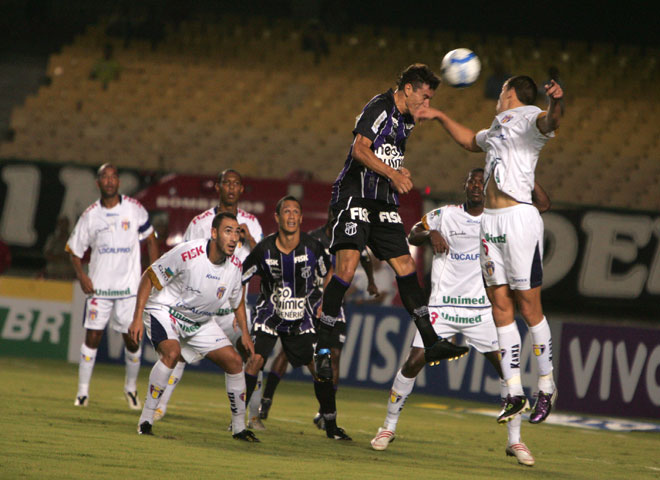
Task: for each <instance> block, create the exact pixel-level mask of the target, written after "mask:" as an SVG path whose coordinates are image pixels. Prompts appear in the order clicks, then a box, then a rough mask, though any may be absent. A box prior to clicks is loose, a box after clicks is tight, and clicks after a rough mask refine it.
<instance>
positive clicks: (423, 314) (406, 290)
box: [396, 272, 438, 348]
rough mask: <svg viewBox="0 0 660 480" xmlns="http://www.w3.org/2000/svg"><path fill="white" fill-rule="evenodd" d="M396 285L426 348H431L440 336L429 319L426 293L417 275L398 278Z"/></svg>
mask: <svg viewBox="0 0 660 480" xmlns="http://www.w3.org/2000/svg"><path fill="white" fill-rule="evenodd" d="M396 283H397V285H398V286H399V296H400V297H401V302H403V306H404V307H406V310H407V311H408V313H409V314H410V315H411V316H412V318H413V321H414V322H415V325H416V326H417V330H419V333H420V334H421V336H422V341H423V342H424V346H425V347H427V348H428V347H430V346H431V345H433V344H434V343H435V342H437V341H438V335H437V334H436V333H435V330H434V329H433V325H431V319H430V318H429V309H428V307H427V305H426V301H425V300H424V292H423V291H422V287H420V286H419V282H418V281H417V274H416V273H415V272H413V273H410V274H408V275H404V276H402V277H399V276H397V277H396Z"/></svg>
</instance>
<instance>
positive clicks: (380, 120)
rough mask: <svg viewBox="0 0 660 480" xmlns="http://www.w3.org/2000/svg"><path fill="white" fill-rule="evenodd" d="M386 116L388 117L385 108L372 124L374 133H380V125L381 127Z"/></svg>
mask: <svg viewBox="0 0 660 480" xmlns="http://www.w3.org/2000/svg"><path fill="white" fill-rule="evenodd" d="M361 116H362V115H360V117H361ZM386 118H387V112H386V111H385V110H383V112H382V113H381V114H380V115H378V118H376V120H375V121H374V123H373V125H371V131H372V132H374V133H378V127H380V124H381V123H383V121H384V120H385V119H386ZM358 120H359V119H358Z"/></svg>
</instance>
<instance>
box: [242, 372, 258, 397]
mask: <svg viewBox="0 0 660 480" xmlns="http://www.w3.org/2000/svg"><path fill="white" fill-rule="evenodd" d="M257 379H258V376H257V375H250V374H249V373H247V372H245V403H250V399H251V398H252V393H253V392H254V388H255V387H256V386H257Z"/></svg>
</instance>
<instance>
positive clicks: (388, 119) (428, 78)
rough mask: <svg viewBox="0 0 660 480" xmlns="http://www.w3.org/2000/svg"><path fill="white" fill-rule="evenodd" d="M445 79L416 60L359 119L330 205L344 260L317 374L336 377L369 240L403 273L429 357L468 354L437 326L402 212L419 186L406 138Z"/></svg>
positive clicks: (404, 291) (401, 282)
mask: <svg viewBox="0 0 660 480" xmlns="http://www.w3.org/2000/svg"><path fill="white" fill-rule="evenodd" d="M439 83H440V80H439V79H438V77H437V76H436V75H435V74H434V73H433V72H432V71H431V70H430V69H429V68H428V67H427V66H426V65H421V64H414V65H411V66H409V67H408V68H406V69H405V70H404V71H403V72H402V73H401V75H400V77H399V80H398V84H397V90H396V91H392V90H389V91H387V92H385V93H383V94H380V95H377V96H375V97H374V98H372V99H371V101H369V103H368V104H367V105H366V106H365V107H364V109H363V111H362V113H361V114H360V115H359V116H358V118H357V122H356V124H355V128H354V129H353V135H354V140H353V144H352V145H351V148H350V150H349V153H348V158H347V159H346V162H345V164H344V168H343V170H342V171H341V172H340V173H339V176H338V177H337V180H335V183H334V184H333V186H332V199H331V202H330V203H331V206H332V209H333V213H334V214H335V216H336V218H337V220H336V221H335V224H334V225H333V228H332V245H331V246H330V251H331V252H332V253H334V254H335V255H336V256H337V262H336V269H335V274H334V275H333V276H332V278H331V279H330V282H329V283H328V286H327V287H326V289H325V292H324V295H323V314H322V315H321V319H320V323H319V338H318V344H317V347H316V367H317V372H318V374H319V377H320V378H321V379H323V380H331V379H332V368H331V353H330V348H329V347H330V341H331V338H332V329H333V327H334V325H335V323H336V322H337V318H338V317H339V314H340V309H341V305H342V301H343V298H344V295H345V294H346V290H347V289H348V287H349V286H350V284H351V282H352V281H353V276H354V274H355V269H356V268H357V264H358V262H359V259H360V252H361V251H362V250H363V249H364V248H365V246H367V245H368V246H369V248H370V249H371V251H372V252H373V254H374V255H375V256H376V257H377V258H378V259H380V260H386V261H387V263H389V265H390V266H391V267H392V268H393V269H394V271H395V272H396V275H397V277H396V279H397V285H398V287H399V295H400V296H401V301H402V302H403V305H404V306H405V308H406V310H407V311H408V313H409V314H410V315H411V316H412V318H413V321H414V322H415V325H416V326H417V329H418V330H419V332H420V334H421V336H422V341H423V343H424V347H425V348H426V350H425V359H426V362H428V363H431V364H436V363H437V362H439V361H440V360H442V359H445V358H457V357H460V356H461V355H464V354H465V353H466V352H467V348H465V347H459V346H457V345H454V344H453V343H451V342H447V341H446V340H444V339H439V338H438V336H437V335H436V333H435V330H433V326H432V325H431V322H430V320H429V314H428V308H427V306H426V302H425V299H424V293H423V291H422V289H421V287H420V286H419V282H418V281H417V273H416V270H415V261H414V260H413V258H412V257H411V255H410V251H409V250H408V244H407V243H406V233H405V230H404V228H403V222H402V221H401V217H400V216H399V213H398V206H399V195H402V194H405V193H408V192H409V191H410V190H412V188H413V182H412V179H411V176H410V172H408V170H406V169H405V168H404V167H403V160H404V153H405V150H406V141H407V139H408V137H409V136H410V134H411V132H412V129H413V127H414V126H415V117H416V115H417V112H418V111H419V110H420V109H421V108H424V107H428V106H429V102H430V101H431V98H433V95H434V93H435V89H436V88H437V87H438V85H439Z"/></svg>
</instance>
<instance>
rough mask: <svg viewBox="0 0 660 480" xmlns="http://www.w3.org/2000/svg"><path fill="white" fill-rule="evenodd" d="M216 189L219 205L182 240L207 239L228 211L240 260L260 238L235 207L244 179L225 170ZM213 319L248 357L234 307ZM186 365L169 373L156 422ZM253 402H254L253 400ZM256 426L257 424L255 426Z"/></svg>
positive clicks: (253, 223)
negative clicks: (235, 224) (232, 217)
mask: <svg viewBox="0 0 660 480" xmlns="http://www.w3.org/2000/svg"><path fill="white" fill-rule="evenodd" d="M215 191H216V192H218V205H217V206H215V207H212V208H209V209H208V210H206V211H204V212H202V213H200V214H199V215H197V216H196V217H195V218H193V219H192V221H191V222H190V224H189V225H188V228H187V229H186V232H185V233H184V235H183V241H184V242H189V241H191V240H200V239H209V238H211V224H212V222H213V219H214V218H215V216H216V215H217V214H218V213H220V212H228V213H231V214H232V215H235V216H236V220H237V221H238V224H239V242H238V244H237V245H236V250H235V251H234V255H235V256H236V257H237V258H238V259H239V260H240V261H241V262H243V261H244V260H245V259H246V258H247V256H248V254H249V253H250V251H251V250H252V249H253V248H254V246H255V245H256V244H257V242H259V241H261V239H262V238H263V232H262V230H261V225H260V224H259V220H257V218H256V217H255V216H254V215H251V214H249V213H247V212H246V211H245V210H243V209H241V208H238V202H239V200H240V198H241V195H242V194H243V191H244V186H243V181H242V178H241V174H240V173H238V172H237V171H236V170H233V169H227V170H224V171H222V172H221V173H220V174H219V175H218V179H217V181H216V183H215ZM246 313H247V315H248V331H249V330H250V325H249V323H250V316H249V309H246ZM214 320H215V321H216V322H217V324H218V325H220V327H221V328H222V330H223V331H224V332H225V335H226V336H227V338H228V339H229V340H230V341H231V343H232V344H233V345H234V346H235V347H236V348H237V349H238V351H239V352H240V353H241V354H242V356H243V357H244V358H245V359H247V355H246V352H245V351H244V350H243V348H242V344H241V342H240V339H241V331H240V329H238V328H236V322H235V319H234V309H233V308H232V307H231V305H229V303H226V304H225V305H224V306H223V307H222V308H220V309H219V310H218V312H217V315H216V316H215V318H214ZM185 367H186V363H185V362H178V363H177V364H176V366H175V367H174V370H173V371H172V375H171V376H170V379H169V381H168V385H167V389H166V390H165V392H163V395H162V396H161V398H160V402H159V403H158V408H156V413H155V415H154V421H158V420H160V419H161V418H163V417H164V416H165V413H166V412H167V404H168V403H169V401H170V398H171V397H172V394H173V393H174V389H175V388H176V386H177V385H178V384H179V382H180V381H181V378H182V377H183V371H184V369H185ZM259 400H260V399H257V402H256V405H254V406H251V408H250V410H253V413H252V414H251V415H250V418H258V415H259V403H260V402H259ZM253 403H255V402H254V401H253ZM255 426H256V425H255Z"/></svg>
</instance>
